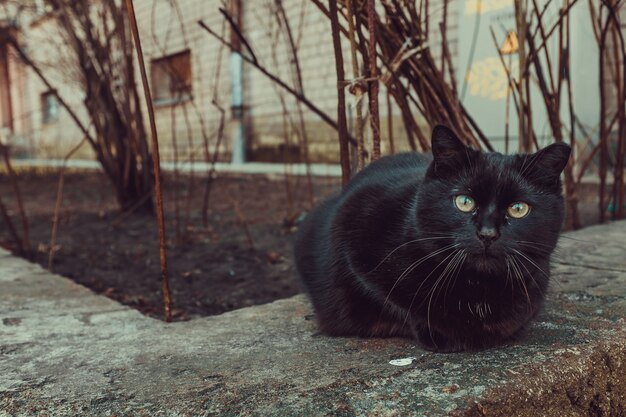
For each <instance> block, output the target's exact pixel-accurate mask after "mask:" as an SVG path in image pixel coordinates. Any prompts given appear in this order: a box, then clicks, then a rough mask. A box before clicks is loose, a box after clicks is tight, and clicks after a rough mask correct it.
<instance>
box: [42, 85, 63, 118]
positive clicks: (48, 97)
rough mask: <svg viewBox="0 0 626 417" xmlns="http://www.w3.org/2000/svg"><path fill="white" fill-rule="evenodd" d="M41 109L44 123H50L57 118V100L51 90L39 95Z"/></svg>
mask: <svg viewBox="0 0 626 417" xmlns="http://www.w3.org/2000/svg"><path fill="white" fill-rule="evenodd" d="M41 109H42V118H43V122H44V123H52V122H56V121H57V120H59V100H58V99H57V96H56V95H55V94H54V93H53V92H52V91H48V92H46V93H43V94H42V95H41Z"/></svg>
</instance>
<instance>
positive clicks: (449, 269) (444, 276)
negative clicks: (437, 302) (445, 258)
mask: <svg viewBox="0 0 626 417" xmlns="http://www.w3.org/2000/svg"><path fill="white" fill-rule="evenodd" d="M463 254H464V250H463V249H461V250H459V251H458V252H457V253H456V255H454V258H452V259H451V260H450V262H448V265H446V267H445V269H444V270H443V271H442V272H441V274H440V275H439V278H437V281H436V282H435V284H434V285H433V287H432V288H431V290H430V291H429V293H428V294H426V296H427V297H428V296H429V294H430V297H429V299H428V308H427V309H426V323H427V327H428V333H429V335H430V338H431V340H432V337H433V335H432V332H431V327H430V309H431V306H432V301H433V297H435V298H439V293H440V292H441V289H442V288H443V284H444V283H445V282H446V281H447V280H448V277H450V278H452V274H453V273H454V271H455V270H456V268H457V265H458V264H459V262H460V261H461V258H463ZM441 281H443V282H442V284H441V286H439V282H441ZM438 287H439V288H438ZM435 290H437V295H436V296H435ZM447 291H448V290H447V289H446V293H444V298H445V294H447ZM420 305H421V304H420ZM444 305H445V301H444Z"/></svg>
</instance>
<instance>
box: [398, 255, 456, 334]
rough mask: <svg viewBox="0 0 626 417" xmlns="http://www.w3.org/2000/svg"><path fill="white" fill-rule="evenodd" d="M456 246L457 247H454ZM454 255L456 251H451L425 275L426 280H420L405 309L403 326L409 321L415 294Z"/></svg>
mask: <svg viewBox="0 0 626 417" xmlns="http://www.w3.org/2000/svg"><path fill="white" fill-rule="evenodd" d="M456 246H458V245H456ZM456 253H458V252H457V251H453V252H452V253H450V254H448V256H446V257H445V258H443V259H442V260H441V262H439V263H438V264H437V266H435V267H434V268H433V270H432V271H430V272H429V273H428V275H426V278H424V279H423V280H422V282H421V283H420V285H419V287H417V290H415V294H413V298H412V299H411V303H410V304H409V307H408V308H407V312H406V316H405V318H404V324H406V322H407V320H408V319H409V316H410V314H411V308H413V303H414V302H415V297H417V294H418V293H419V291H420V289H421V288H422V286H423V285H424V284H425V283H426V282H427V281H428V279H429V278H430V277H431V275H432V274H433V273H434V272H435V271H436V270H437V269H438V268H439V267H440V266H441V265H442V264H443V263H444V262H445V261H447V260H448V259H449V258H450V257H451V256H453V255H455V254H456Z"/></svg>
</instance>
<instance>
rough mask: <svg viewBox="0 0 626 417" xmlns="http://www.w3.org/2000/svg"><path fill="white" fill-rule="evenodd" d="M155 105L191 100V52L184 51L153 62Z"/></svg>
mask: <svg viewBox="0 0 626 417" xmlns="http://www.w3.org/2000/svg"><path fill="white" fill-rule="evenodd" d="M151 73H152V95H153V101H154V104H173V103H178V102H180V101H185V100H191V99H192V98H193V96H192V94H191V92H192V90H191V52H190V51H188V50H187V51H183V52H180V53H177V54H174V55H168V56H166V57H163V58H159V59H155V60H153V61H152V66H151Z"/></svg>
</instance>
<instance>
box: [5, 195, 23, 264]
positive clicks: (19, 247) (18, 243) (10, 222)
mask: <svg viewBox="0 0 626 417" xmlns="http://www.w3.org/2000/svg"><path fill="white" fill-rule="evenodd" d="M0 214H2V219H3V220H4V224H6V225H7V228H8V229H9V234H10V235H11V237H12V238H13V241H15V245H16V246H17V250H18V252H19V253H25V251H24V243H23V242H22V238H20V235H19V234H18V233H17V231H16V230H15V225H14V224H13V220H11V216H9V212H8V210H7V208H6V206H5V205H4V203H3V202H2V196H1V195H0Z"/></svg>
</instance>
